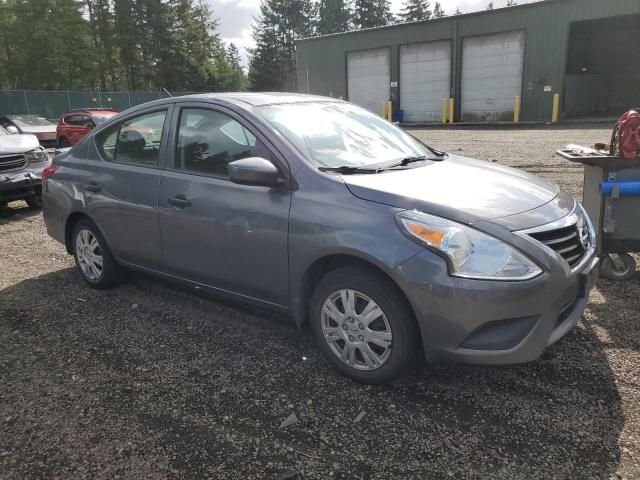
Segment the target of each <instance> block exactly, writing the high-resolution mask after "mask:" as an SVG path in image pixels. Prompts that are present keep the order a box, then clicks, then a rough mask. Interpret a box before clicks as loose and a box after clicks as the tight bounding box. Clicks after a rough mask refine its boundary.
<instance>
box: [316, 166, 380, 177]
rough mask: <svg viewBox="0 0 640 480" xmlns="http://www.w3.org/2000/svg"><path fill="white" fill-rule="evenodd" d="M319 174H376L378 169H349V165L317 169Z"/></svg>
mask: <svg viewBox="0 0 640 480" xmlns="http://www.w3.org/2000/svg"><path fill="white" fill-rule="evenodd" d="M318 170H320V171H321V172H335V173H342V174H343V175H352V174H354V173H378V172H380V171H381V169H380V168H366V167H351V166H349V165H340V166H339V167H318Z"/></svg>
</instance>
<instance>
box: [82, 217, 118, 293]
mask: <svg viewBox="0 0 640 480" xmlns="http://www.w3.org/2000/svg"><path fill="white" fill-rule="evenodd" d="M84 231H88V232H90V234H91V235H92V236H93V238H95V240H96V241H97V243H98V246H99V247H98V248H99V250H95V251H96V252H98V253H99V255H100V256H101V257H102V270H101V271H100V272H99V275H97V276H95V278H92V277H91V276H89V274H88V273H86V271H85V270H84V269H83V267H82V266H81V260H80V259H79V252H78V251H77V241H78V236H79V235H80V234H81V233H82V232H84ZM71 245H72V248H73V256H74V258H75V260H76V266H77V267H78V271H79V272H80V275H81V276H82V278H83V279H84V280H85V281H86V282H87V283H88V284H89V286H90V287H91V288H95V289H98V290H107V289H109V288H112V287H115V286H117V285H119V284H120V283H122V281H123V280H124V277H125V275H124V270H123V269H122V267H120V265H118V264H117V263H116V261H115V260H114V258H113V256H112V255H111V252H110V250H109V247H108V246H107V242H106V241H105V239H104V237H103V236H102V234H101V233H100V230H98V228H97V227H96V226H95V225H94V224H93V222H91V221H90V220H88V219H81V220H79V221H78V222H77V223H76V224H75V225H74V227H73V232H72V234H71ZM80 256H82V254H80Z"/></svg>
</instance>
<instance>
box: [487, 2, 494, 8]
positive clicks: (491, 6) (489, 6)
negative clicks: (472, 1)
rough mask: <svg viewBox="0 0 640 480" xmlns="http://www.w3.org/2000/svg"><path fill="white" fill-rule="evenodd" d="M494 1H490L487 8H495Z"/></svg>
mask: <svg viewBox="0 0 640 480" xmlns="http://www.w3.org/2000/svg"><path fill="white" fill-rule="evenodd" d="M493 7H494V5H493V1H491V2H489V5H487V10H493Z"/></svg>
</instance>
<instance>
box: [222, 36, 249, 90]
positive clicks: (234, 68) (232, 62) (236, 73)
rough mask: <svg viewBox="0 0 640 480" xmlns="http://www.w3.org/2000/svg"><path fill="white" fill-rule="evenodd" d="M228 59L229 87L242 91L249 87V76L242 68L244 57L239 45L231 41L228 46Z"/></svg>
mask: <svg viewBox="0 0 640 480" xmlns="http://www.w3.org/2000/svg"><path fill="white" fill-rule="evenodd" d="M227 61H228V63H229V67H230V75H229V79H228V85H227V86H228V88H229V90H230V91H242V90H245V89H246V88H247V76H246V75H245V73H244V70H243V69H242V65H241V62H242V59H241V58H240V51H239V50H238V47H236V45H235V44H234V43H233V42H231V43H230V44H229V47H228V48H227Z"/></svg>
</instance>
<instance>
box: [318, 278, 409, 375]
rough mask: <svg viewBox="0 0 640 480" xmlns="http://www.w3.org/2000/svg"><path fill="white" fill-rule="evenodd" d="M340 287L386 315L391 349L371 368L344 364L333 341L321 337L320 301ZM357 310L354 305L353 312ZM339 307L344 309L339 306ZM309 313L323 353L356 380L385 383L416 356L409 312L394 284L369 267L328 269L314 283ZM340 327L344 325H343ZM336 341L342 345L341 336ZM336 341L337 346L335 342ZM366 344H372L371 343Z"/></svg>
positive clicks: (321, 303)
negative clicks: (327, 271)
mask: <svg viewBox="0 0 640 480" xmlns="http://www.w3.org/2000/svg"><path fill="white" fill-rule="evenodd" d="M342 289H350V290H354V291H357V292H359V293H362V294H364V295H366V296H367V297H369V299H371V300H373V301H374V302H375V303H376V304H377V305H378V306H379V307H380V309H381V310H382V311H383V313H384V316H386V319H387V321H388V324H389V327H390V330H391V334H392V339H391V347H390V350H391V353H390V355H389V356H388V357H387V359H386V361H385V362H384V363H383V364H382V366H379V367H377V368H375V369H372V370H359V369H357V368H355V367H353V366H351V365H348V364H347V363H345V362H344V361H343V360H342V359H341V358H339V357H338V354H337V353H335V352H334V350H333V348H334V347H335V345H334V347H332V346H330V344H329V342H328V341H327V340H326V339H325V336H324V333H323V330H322V322H323V320H322V313H321V312H322V307H323V304H324V303H325V300H327V299H329V298H330V297H331V296H333V295H335V294H336V292H337V291H339V290H342ZM356 306H357V302H356ZM357 310H358V308H357V307H356V312H357ZM343 311H346V310H344V308H343ZM360 313H362V310H360ZM309 316H310V323H311V325H310V326H311V331H312V333H313V336H314V337H315V340H316V343H317V344H318V347H319V348H320V350H321V351H322V353H323V355H324V356H325V357H326V359H327V360H328V361H329V363H331V365H333V366H334V367H335V368H336V369H337V370H339V371H340V372H341V373H343V374H344V375H346V376H347V377H349V378H351V379H353V380H355V381H356V382H360V383H365V384H384V383H389V382H391V381H393V380H395V379H397V378H398V377H400V376H401V375H402V374H403V373H404V372H405V371H406V370H407V369H408V368H409V367H410V366H411V364H412V363H413V362H414V360H415V358H416V355H417V352H418V339H419V334H418V328H417V326H416V322H415V319H414V316H413V312H412V311H411V308H410V307H409V305H408V303H407V301H406V299H405V298H404V296H403V295H402V294H401V293H400V291H399V290H398V288H397V287H396V286H395V285H394V284H393V283H392V282H391V281H389V280H388V279H387V278H386V277H384V276H383V275H381V274H380V273H377V272H375V271H373V270H370V269H367V268H363V267H343V268H339V269H337V270H333V271H331V272H330V273H328V274H327V275H326V276H325V277H324V278H322V279H321V280H320V282H319V283H318V285H317V286H316V287H315V290H314V292H313V295H312V297H311V302H310V310H309ZM347 321H351V319H347V320H345V323H346V322H347ZM378 321H380V320H378ZM358 322H359V320H356V323H358ZM342 328H345V325H343V326H342ZM354 332H355V329H354ZM347 333H349V332H348V331H347V332H346V333H345V335H346V334H347ZM340 341H342V342H343V344H342V345H344V340H339V341H338V342H340ZM334 343H335V342H334ZM337 345H338V347H339V346H340V344H339V343H337ZM361 345H362V344H361ZM369 346H371V347H375V345H372V344H369ZM357 355H360V360H361V361H362V362H364V358H363V356H362V351H358V353H357Z"/></svg>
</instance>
